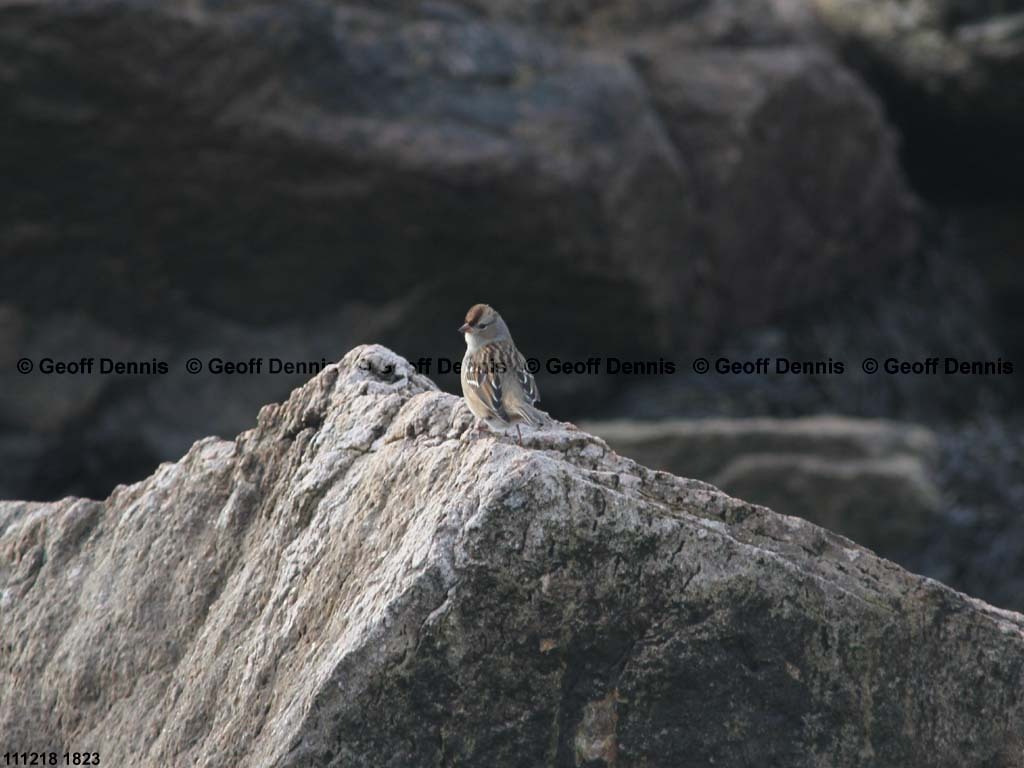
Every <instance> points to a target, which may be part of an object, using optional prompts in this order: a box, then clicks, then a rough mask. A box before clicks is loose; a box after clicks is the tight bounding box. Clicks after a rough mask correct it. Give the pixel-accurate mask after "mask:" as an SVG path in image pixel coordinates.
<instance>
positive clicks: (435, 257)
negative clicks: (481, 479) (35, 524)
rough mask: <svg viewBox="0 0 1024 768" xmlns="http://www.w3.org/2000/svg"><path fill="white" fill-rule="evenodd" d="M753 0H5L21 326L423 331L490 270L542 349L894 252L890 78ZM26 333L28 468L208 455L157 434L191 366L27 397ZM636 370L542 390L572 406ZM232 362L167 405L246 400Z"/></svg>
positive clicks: (407, 341) (694, 315)
mask: <svg viewBox="0 0 1024 768" xmlns="http://www.w3.org/2000/svg"><path fill="white" fill-rule="evenodd" d="M734 5H735V4H733V3H724V2H714V3H712V2H701V3H692V2H679V1H677V0H672V2H656V3H641V4H630V3H601V4H589V3H551V4H548V3H503V2H491V1H490V0H481V2H470V1H469V0H467V2H462V3H434V2H431V3H416V2H401V3H399V2H385V3H380V4H373V5H372V6H371V4H367V3H356V2H352V3H341V2H320V1H319V0H310V1H309V2H301V3H289V4H276V5H266V4H263V5H259V4H245V3H242V4H239V3H229V4H223V3H220V4H218V3H202V2H200V3H195V2H191V1H188V2H186V1H185V0H173V1H172V2H166V3H160V4H153V3H146V2H141V0H101V1H100V2H93V1H92V0H89V1H88V2H86V1H84V0H71V1H70V2H57V1H56V0H52V1H51V0H47V1H46V2H23V1H22V0H5V1H3V2H0V60H2V61H3V62H4V67H3V73H2V77H0V105H2V106H0V146H2V147H3V148H4V152H3V158H4V159H3V173H0V196H2V197H3V198H4V199H8V200H14V201H17V205H14V206H12V208H11V210H10V213H9V214H8V215H5V216H4V217H3V219H2V220H0V249H2V250H3V252H4V254H5V258H4V259H2V260H0V302H3V301H7V302H10V304H11V305H12V306H13V307H14V309H15V310H16V311H17V312H19V313H20V314H22V315H24V316H25V317H26V318H27V320H26V323H27V326H26V327H24V328H22V330H21V331H20V333H19V335H17V336H16V337H15V340H14V342H13V343H14V345H15V346H17V347H18V348H19V349H23V348H25V347H28V348H29V352H28V354H29V355H30V356H40V355H46V354H51V349H54V348H56V349H60V348H62V344H61V343H60V337H58V339H57V340H56V342H55V343H54V344H43V343H41V340H40V339H39V338H38V337H37V336H36V335H35V334H33V333H32V332H31V331H32V327H33V326H39V327H42V328H47V327H48V325H49V324H50V323H52V322H53V320H54V317H55V316H60V317H61V318H62V319H64V322H65V323H67V322H69V321H73V322H75V323H80V324H81V326H82V328H84V329H93V328H95V329H96V330H95V332H94V333H93V335H91V336H89V337H88V338H87V339H86V340H85V341H84V342H83V343H79V344H77V345H76V350H82V351H77V352H76V357H77V356H80V355H81V354H83V353H84V351H85V348H87V349H90V350H95V352H93V353H94V354H104V353H105V352H109V353H113V352H114V351H116V350H118V349H122V348H127V349H131V350H137V351H138V353H139V354H143V353H145V354H146V355H152V354H154V350H157V351H159V352H160V353H161V354H163V355H164V356H165V358H166V359H168V360H169V361H170V362H171V363H172V364H174V363H177V362H179V361H180V360H181V359H184V358H187V357H189V356H191V355H192V354H193V353H196V352H197V351H201V350H197V349H196V348H197V347H203V346H205V345H206V344H207V343H209V342H211V341H212V342H213V343H214V344H216V345H220V344H224V345H225V348H226V349H228V350H241V349H242V348H251V347H252V346H253V345H254V344H249V343H242V342H239V341H237V339H238V337H239V336H242V337H245V339H253V340H254V341H255V345H256V346H261V347H266V346H272V345H273V343H274V341H275V340H276V339H277V338H278V337H279V336H280V335H284V336H286V337H288V338H289V339H295V340H296V344H297V345H298V346H299V348H300V349H302V350H303V354H304V355H306V356H308V357H310V358H312V359H319V358H321V357H324V356H326V357H327V358H328V359H336V358H337V357H338V355H339V354H340V351H341V350H344V349H347V348H349V347H350V346H352V345H354V344H356V343H361V342H364V341H367V340H370V339H372V340H383V341H384V342H386V343H388V344H389V345H390V346H392V347H394V348H397V349H401V350H402V351H403V353H405V354H406V355H407V356H408V357H410V359H415V358H418V357H420V356H421V355H432V356H437V355H440V354H446V353H448V351H449V347H447V346H446V343H447V342H448V341H449V340H452V339H453V337H452V329H453V327H452V317H453V316H454V317H455V318H456V319H457V318H458V317H459V316H460V315H461V313H462V312H463V311H464V310H465V307H466V306H468V305H469V304H471V303H473V302H475V301H481V300H485V301H489V302H491V303H493V304H494V305H495V306H498V307H500V308H501V310H502V312H503V313H504V314H505V316H506V317H508V318H510V320H512V319H514V320H515V323H514V327H515V330H516V335H517V339H518V340H519V341H520V342H521V344H522V345H523V346H524V348H526V349H531V348H535V347H536V346H538V345H539V343H540V342H541V341H544V342H546V350H545V351H546V353H547V354H551V355H558V356H562V357H566V356H572V357H577V358H584V359H585V358H586V357H588V356H590V355H593V354H597V353H600V354H602V355H618V356H625V355H626V354H630V355H651V356H656V355H657V354H661V353H666V352H667V351H669V350H674V349H678V348H679V345H681V344H684V343H697V342H701V341H703V342H707V341H708V340H709V339H713V338H716V337H719V336H722V335H728V334H729V333H731V332H733V331H735V330H736V329H742V328H746V327H748V326H750V325H751V324H757V323H761V322H765V321H766V320H769V319H771V318H773V317H776V316H778V315H779V314H782V313H785V312H786V311H787V310H789V309H791V308H793V307H794V306H797V307H802V306H805V305H806V304H807V302H808V300H809V297H812V296H813V297H814V298H815V300H818V299H821V300H826V299H827V298H828V297H832V296H836V295H839V294H845V292H847V291H848V290H849V288H850V285H851V284H853V283H862V282H865V281H867V282H872V283H873V281H875V280H876V279H879V280H880V279H882V278H876V277H875V276H874V275H876V274H877V275H882V274H883V273H885V272H886V271H888V270H890V269H892V268H895V267H898V266H899V265H900V264H903V263H905V262H906V261H907V260H908V259H910V258H911V256H912V255H913V254H914V253H915V252H916V249H917V243H918V224H917V220H916V215H915V203H914V199H913V196H912V195H911V193H910V192H909V191H908V188H907V186H906V184H905V182H904V179H903V175H902V173H901V171H900V168H899V166H898V163H897V161H896V142H895V137H894V134H893V132H892V131H891V130H890V128H889V127H888V125H887V124H886V121H885V118H884V116H883V114H882V113H881V111H880V109H879V108H878V104H877V103H876V100H875V99H874V98H873V97H872V95H871V94H870V93H869V92H868V91H867V90H866V89H865V88H864V87H863V86H862V84H861V83H860V81H859V80H858V79H857V78H856V77H854V76H852V75H850V74H849V73H848V72H847V71H846V70H845V69H844V68H843V67H842V66H841V65H840V64H839V63H837V61H836V60H835V58H834V56H833V55H832V54H831V53H830V52H829V51H828V50H827V49H826V48H825V47H823V46H820V45H817V44H814V43H811V42H808V40H807V39H805V38H804V36H802V35H798V34H796V33H795V32H793V31H792V29H791V26H790V22H789V20H788V17H787V16H786V14H785V13H783V12H782V11H780V10H777V9H776V8H775V6H777V5H785V3H781V2H779V3H776V2H763V3H750V4H744V7H743V8H742V9H738V8H733V7H732V6H734ZM668 18H671V19H672V20H673V21H672V23H671V24H669V23H666V19H668ZM154 41H157V42H154ZM812 125H813V126H814V127H813V130H811V129H810V128H809V127H808V126H812ZM822 158H827V159H828V160H827V162H823V161H822ZM495 264H501V265H502V268H501V274H502V279H501V280H494V279H492V275H493V272H494V265H495ZM538 275H542V276H543V279H538ZM481 286H485V287H486V288H485V289H482V288H481ZM481 290H486V291H487V295H486V296H485V295H482V294H481ZM766 297H772V300H771V301H768V300H767V298H766ZM540 308H543V311H538V310H539V309H540ZM608 314H610V315H613V316H614V317H615V318H616V319H617V321H618V322H616V323H607V322H604V320H603V318H604V317H605V316H607V315H608ZM353 318H354V319H355V322H352V320H353ZM2 322H3V321H2V318H0V325H2ZM367 327H369V331H363V330H362V329H365V328H367ZM553 327H557V328H558V329H559V330H560V332H559V333H558V334H551V333H550V329H551V328H553ZM637 328H643V329H645V332H643V333H637V331H636V329H637ZM324 330H326V331H328V332H326V333H325V332H323V331H324ZM371 331H372V332H371ZM2 335H3V334H2V332H0V336H2ZM111 337H116V338H118V339H119V342H118V343H117V344H114V345H111V344H109V343H108V340H109V339H110V338H111ZM310 339H312V340H317V341H316V343H310V341H308V340H310ZM332 339H336V340H338V341H331V340H332ZM531 342H532V343H531ZM452 346H455V345H454V344H452ZM307 350H308V351H307ZM0 352H2V350H0ZM452 354H453V355H454V356H455V357H456V359H457V358H458V356H459V354H460V353H459V352H458V350H457V349H456V350H453V351H452ZM0 357H3V355H2V354H0ZM14 359H17V358H16V357H15V358H12V364H11V365H7V364H4V365H2V366H0V429H4V430H7V431H11V432H14V431H17V432H19V434H20V435H22V436H23V438H24V439H23V441H22V442H30V441H33V440H34V441H37V442H38V441H42V442H43V443H45V444H47V446H48V448H47V449H46V450H44V451H43V453H42V455H41V456H40V458H39V459H38V461H37V462H35V463H34V464H33V466H32V471H31V472H29V475H30V476H29V477H28V478H22V479H21V480H19V481H17V482H14V481H9V483H5V484H6V485H10V486H12V487H13V489H14V491H20V492H22V493H31V494H33V495H34V496H39V495H45V494H47V493H50V494H52V493H55V492H66V491H68V490H69V489H71V490H78V491H81V490H83V489H85V490H89V491H90V492H94V491H96V489H98V488H99V489H102V491H103V492H104V493H105V492H106V491H108V490H109V488H110V487H111V486H112V483H113V482H114V480H113V479H112V478H111V477H110V474H109V473H105V472H102V470H101V469H97V468H95V467H89V466H77V467H75V468H74V469H73V471H69V472H68V473H67V474H68V475H69V476H68V477H65V478H63V479H61V478H51V479H47V477H46V466H47V465H51V464H52V463H53V462H52V458H53V450H57V446H59V445H60V443H61V442H68V443H75V444H78V445H82V446H88V447H90V450H89V452H90V453H92V454H95V455H98V456H106V457H110V460H109V461H101V462H99V463H100V467H101V468H102V467H103V466H106V465H107V464H114V463H120V460H119V459H117V458H116V457H118V456H122V457H123V456H132V455H137V456H142V455H145V456H146V459H145V461H144V462H141V464H142V465H143V466H144V467H146V468H147V471H148V468H150V467H151V465H152V464H153V463H154V462H155V461H158V460H161V459H164V460H166V459H170V458H174V457H176V456H178V455H180V453H179V446H180V440H177V439H172V440H166V441H154V440H153V438H152V436H153V435H155V434H157V433H159V432H160V431H161V430H163V429H164V425H163V424H161V423H156V422H152V421H151V420H150V419H149V417H148V416H147V415H146V414H147V413H150V412H152V410H153V409H151V408H148V407H146V404H147V403H154V402H156V403H161V402H166V400H165V398H166V397H167V395H168V393H167V392H166V391H162V392H158V391H155V390H154V388H153V387H151V386H150V384H151V382H149V381H140V380H138V379H131V378H121V379H117V380H116V384H115V385H113V386H109V387H104V389H105V390H106V394H105V396H104V397H101V398H97V399H95V400H92V399H87V398H84V396H83V400H84V402H85V404H86V405H87V407H85V408H84V409H83V410H82V411H81V412H80V413H79V415H78V417H76V418H75V419H73V420H72V421H70V422H67V423H66V424H65V425H64V426H63V427H62V428H60V429H59V430H57V431H56V432H53V431H50V432H46V431H40V430H39V429H38V428H36V427H30V428H27V429H26V428H24V427H22V426H21V424H20V423H19V422H20V421H21V420H22V419H21V418H20V416H21V414H18V416H19V417H18V418H16V419H15V421H14V422H13V423H9V422H8V421H7V420H6V418H5V416H6V415H7V414H8V413H10V412H18V411H19V410H20V409H21V407H22V403H24V402H25V399H26V398H25V396H24V395H23V393H21V392H17V391H16V390H18V389H22V388H31V389H32V390H33V392H35V393H37V394H38V395H39V396H40V398H39V399H40V401H43V400H45V396H46V395H48V394H49V393H50V387H49V386H48V385H47V384H45V383H42V384H41V382H40V380H39V378H38V377H37V376H31V377H28V379H27V380H25V381H22V380H20V379H21V377H20V376H19V375H18V374H17V373H15V372H14V367H13V360H14ZM79 383H81V382H79ZM294 383H295V382H294V381H288V382H284V383H283V384H282V382H281V381H280V380H273V379H267V378H258V379H256V380H255V381H252V382H249V384H248V385H247V386H251V387H252V388H253V390H254V392H256V393H257V394H258V397H259V399H261V400H262V401H263V402H266V401H267V400H270V399H275V398H280V397H282V396H283V393H284V392H285V391H287V387H288V386H292V385H294ZM441 383H442V384H443V385H447V386H455V381H454V378H450V379H448V380H447V383H446V382H444V381H442V382H441ZM100 386H101V385H99V384H96V383H91V384H87V385H85V386H84V387H82V390H83V393H90V392H93V391H95V390H96V389H98V388H99V387H100ZM617 387H621V382H620V381H618V380H616V379H612V378H608V377H599V378H595V377H590V378H588V379H582V378H576V379H566V380H564V381H563V382H561V385H560V386H552V387H549V388H548V390H547V391H546V392H545V397H546V398H547V404H548V405H549V406H552V405H558V404H561V405H560V407H559V410H560V412H567V410H568V409H569V408H571V407H573V404H574V403H576V402H580V394H581V393H583V394H584V395H586V396H587V399H588V401H589V400H590V399H593V398H599V397H601V396H605V395H607V394H608V393H609V391H610V390H613V389H615V388H617ZM158 388H159V387H158ZM58 389H60V387H58ZM164 389H165V390H166V389H168V388H164ZM206 389H208V388H205V387H204V392H202V393H200V392H191V393H190V394H189V397H188V399H187V402H182V403H181V404H180V405H181V407H179V405H178V404H176V405H175V406H173V407H172V408H170V409H169V410H171V411H173V412H174V413H178V414H180V413H182V412H183V411H185V410H187V411H188V412H189V413H195V414H196V421H197V422H198V423H209V422H210V421H211V420H221V421H223V422H225V423H226V424H227V425H228V426H227V427H226V428H225V429H224V430H223V431H221V434H223V435H225V436H230V435H231V434H234V433H235V432H237V431H239V430H241V429H243V428H245V427H247V426H249V424H248V423H247V422H244V421H240V420H239V419H237V418H229V417H228V415H227V414H224V413H223V412H222V408H223V405H224V398H222V397H219V396H216V397H214V396H207V395H206V394H205V391H206ZM209 389H213V387H211V388H209ZM8 393H12V394H8ZM65 396H66V395H65V393H63V392H55V393H53V394H52V397H53V401H52V402H50V401H46V402H45V403H44V405H48V406H53V410H54V411H56V412H60V411H61V410H62V407H63V405H64V403H63V402H62V400H61V399H62V398H63V397H65ZM246 404H247V405H249V404H251V401H249V400H248V399H247V402H246ZM109 408H112V409H113V411H114V413H110V412H108V409H109ZM128 410H130V411H133V412H134V413H135V414H136V415H135V416H134V418H132V419H122V418H121V413H123V412H124V411H128ZM114 423H118V424H121V425H123V428H124V430H125V432H123V433H120V432H119V430H120V429H121V427H112V425H113V424H114ZM23 430H24V431H23ZM176 431H177V432H180V433H181V434H182V435H185V437H187V439H188V440H193V439H195V438H197V437H199V436H201V435H202V434H205V433H204V432H202V431H198V429H197V428H196V427H195V426H194V425H190V428H189V429H185V428H184V425H182V428H181V429H178V430H176ZM117 435H120V437H115V436H117ZM154 442H164V443H166V445H157V446H153V443H154ZM108 443H109V445H108ZM172 443H173V444H174V446H173V447H172V446H171V444H172ZM143 446H144V447H145V448H146V450H143V449H142V447H143ZM83 452H84V451H83ZM73 453H82V452H73ZM67 460H68V462H71V461H72V459H71V457H67ZM33 475H34V477H35V478H36V479H33ZM97 475H101V476H100V477H97ZM79 478H85V479H86V480H87V481H88V479H89V478H93V479H94V481H93V482H91V483H90V482H80V481H79V480H78V479H79ZM120 479H122V480H123V479H124V478H123V477H122V478H120ZM12 492H13V491H12Z"/></svg>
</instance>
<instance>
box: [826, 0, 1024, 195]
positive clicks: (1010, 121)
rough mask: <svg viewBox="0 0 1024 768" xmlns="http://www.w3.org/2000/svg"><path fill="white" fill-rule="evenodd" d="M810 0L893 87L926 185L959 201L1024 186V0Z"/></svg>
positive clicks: (857, 60) (882, 85)
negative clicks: (1023, 133)
mask: <svg viewBox="0 0 1024 768" xmlns="http://www.w3.org/2000/svg"><path fill="white" fill-rule="evenodd" d="M812 4H813V6H814V8H815V9H816V11H817V12H818V16H819V18H820V19H821V20H822V21H823V23H824V25H825V26H826V27H828V28H829V29H830V30H831V31H832V32H833V33H835V36H836V38H837V39H838V40H839V41H840V43H841V44H842V45H843V47H844V49H845V50H846V52H847V54H848V57H849V60H850V61H851V62H853V63H854V64H855V65H857V66H858V67H859V68H860V69H861V70H862V71H863V72H864V73H865V74H866V75H867V76H868V78H869V79H870V80H871V81H872V82H873V83H874V84H875V85H876V86H877V88H878V89H879V90H880V91H881V92H882V93H883V94H884V95H885V97H886V99H887V101H888V103H889V106H890V110H891V113H892V115H893V118H894V119H895V120H896V122H897V123H898V124H899V125H900V127H901V128H902V129H903V131H904V133H905V135H906V136H907V150H908V155H907V159H908V163H909V170H910V172H911V173H912V175H913V176H914V179H915V181H916V182H917V184H918V185H919V186H920V187H921V188H923V189H924V191H926V192H928V193H930V194H932V195H936V196H939V197H944V198H952V199H956V200H961V201H963V200H970V199H978V198H980V199H992V198H997V199H998V198H1000V197H1003V196H1005V195H1007V194H1010V195H1015V196H1016V197H1017V198H1019V197H1020V196H1021V195H1022V194H1024V185H1022V183H1021V180H1020V179H1021V169H1022V168H1024V150H1022V149H1021V145H1020V141H1019V137H1020V135H1021V131H1022V130H1024V89H1022V88H1021V87H1020V83H1021V82H1022V79H1024V3H1022V2H1020V0H920V2H913V3H906V2H901V1H900V0H872V1H871V2H846V0H813V3H812Z"/></svg>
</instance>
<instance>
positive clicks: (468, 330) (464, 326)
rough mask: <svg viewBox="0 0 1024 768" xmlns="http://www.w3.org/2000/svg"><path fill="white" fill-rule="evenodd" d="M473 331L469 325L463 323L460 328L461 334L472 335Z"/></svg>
mask: <svg viewBox="0 0 1024 768" xmlns="http://www.w3.org/2000/svg"><path fill="white" fill-rule="evenodd" d="M472 332H473V329H472V328H470V326H469V323H463V324H462V325H460V326H459V333H472Z"/></svg>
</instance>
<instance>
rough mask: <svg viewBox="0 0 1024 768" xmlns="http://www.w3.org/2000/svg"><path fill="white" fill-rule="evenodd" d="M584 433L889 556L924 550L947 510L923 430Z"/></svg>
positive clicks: (631, 428)
mask: <svg viewBox="0 0 1024 768" xmlns="http://www.w3.org/2000/svg"><path fill="white" fill-rule="evenodd" d="M584 427H585V428H586V429H587V430H588V431H590V432H593V433H594V434H596V435H599V436H601V437H603V438H604V439H605V440H607V441H608V444H609V445H611V447H612V448H614V449H615V450H617V451H621V452H622V453H623V454H625V455H627V456H629V457H630V458H633V459H635V460H636V461H638V462H640V463H642V464H645V465H647V466H650V467H653V468H655V469H660V470H665V471H667V472H672V473H673V474H677V475H682V476H684V477H700V478H704V479H706V480H708V481H710V482H711V483H713V484H714V485H716V486H718V487H720V488H723V489H724V490H725V491H727V492H728V493H731V494H733V495H734V496H739V497H741V498H744V499H748V500H750V501H752V502H754V503H756V504H762V505H764V506H767V507H771V508H772V509H774V510H776V511H778V512H783V513H786V514H790V515H796V516H799V517H803V518H805V519H807V520H810V521H811V522H813V523H816V524H817V525H821V526H824V527H826V528H828V529H830V530H833V531H836V532H838V533H842V534H843V535H845V536H849V537H850V538H851V539H853V540H854V541H856V542H858V543H859V544H862V545H864V546H866V547H868V548H870V549H872V550H874V551H876V552H879V553H881V554H884V555H886V556H887V557H896V556H897V555H905V554H906V553H907V551H908V549H909V548H912V545H914V544H918V545H920V544H921V541H922V539H923V537H925V536H926V535H927V534H928V533H929V530H930V527H931V526H932V525H934V524H935V523H936V521H937V513H938V512H939V509H940V507H941V506H942V500H941V494H940V491H939V489H938V487H937V484H936V482H935V480H934V466H935V462H936V459H937V458H938V453H939V443H938V439H937V438H936V436H935V435H934V434H932V433H931V431H929V430H928V429H925V428H923V427H920V426H914V425H910V424H900V423H896V422H890V421H884V420H880V419H852V418H843V417H838V416H813V417H804V418H797V419H767V418H763V419H693V420H663V421H659V422H647V423H645V422H635V421H609V422H588V423H586V424H585V425H584Z"/></svg>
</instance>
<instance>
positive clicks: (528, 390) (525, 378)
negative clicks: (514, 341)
mask: <svg viewBox="0 0 1024 768" xmlns="http://www.w3.org/2000/svg"><path fill="white" fill-rule="evenodd" d="M511 357H512V360H513V363H512V370H513V371H514V372H515V375H516V379H517V381H518V382H519V388H520V389H521V390H523V394H524V395H526V399H527V400H528V401H529V402H530V405H535V404H536V403H539V402H540V390H538V389H537V382H536V381H534V378H533V374H532V373H530V369H529V368H528V367H527V365H526V358H525V357H523V355H522V354H521V353H520V352H519V350H518V349H516V348H515V346H513V347H512V354H511Z"/></svg>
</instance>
